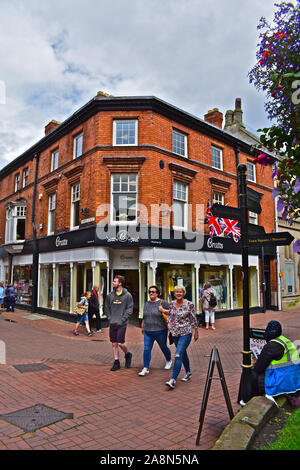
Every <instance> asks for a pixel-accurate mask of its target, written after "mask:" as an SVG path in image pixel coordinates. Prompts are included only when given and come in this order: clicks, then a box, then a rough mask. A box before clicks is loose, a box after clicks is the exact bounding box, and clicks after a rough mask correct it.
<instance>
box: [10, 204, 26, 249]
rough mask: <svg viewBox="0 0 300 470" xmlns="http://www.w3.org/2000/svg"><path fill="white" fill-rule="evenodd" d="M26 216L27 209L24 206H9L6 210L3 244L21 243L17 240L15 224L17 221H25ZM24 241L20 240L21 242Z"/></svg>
mask: <svg viewBox="0 0 300 470" xmlns="http://www.w3.org/2000/svg"><path fill="white" fill-rule="evenodd" d="M26 216H27V207H26V206H24V205H22V206H10V207H8V208H7V209H6V223H5V243H11V242H16V241H21V240H17V224H18V220H19V219H23V220H25V221H26ZM25 223H26V222H25ZM24 239H25V238H24ZM24 239H22V241H23V240H24Z"/></svg>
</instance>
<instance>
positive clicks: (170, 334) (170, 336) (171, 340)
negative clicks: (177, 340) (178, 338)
mask: <svg viewBox="0 0 300 470" xmlns="http://www.w3.org/2000/svg"><path fill="white" fill-rule="evenodd" d="M169 343H170V344H173V343H174V339H173V336H172V333H171V331H170V332H169Z"/></svg>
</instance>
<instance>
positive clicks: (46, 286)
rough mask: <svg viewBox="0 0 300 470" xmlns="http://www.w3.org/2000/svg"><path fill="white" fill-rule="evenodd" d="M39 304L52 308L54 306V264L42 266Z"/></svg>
mask: <svg viewBox="0 0 300 470" xmlns="http://www.w3.org/2000/svg"><path fill="white" fill-rule="evenodd" d="M39 286H40V290H39V306H40V307H44V308H52V306H53V269H52V266H41V268H40V280H39Z"/></svg>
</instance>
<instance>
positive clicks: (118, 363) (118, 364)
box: [110, 360, 120, 370]
mask: <svg viewBox="0 0 300 470" xmlns="http://www.w3.org/2000/svg"><path fill="white" fill-rule="evenodd" d="M118 369H120V361H119V360H115V362H114V363H113V366H112V368H111V369H110V370H118Z"/></svg>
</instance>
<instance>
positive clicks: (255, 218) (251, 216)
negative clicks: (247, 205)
mask: <svg viewBox="0 0 300 470" xmlns="http://www.w3.org/2000/svg"><path fill="white" fill-rule="evenodd" d="M250 219H253V220H250ZM249 223H250V224H254V225H258V214H257V213H256V212H252V211H249Z"/></svg>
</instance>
